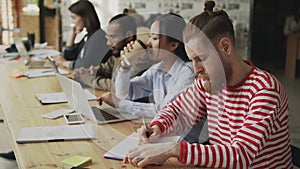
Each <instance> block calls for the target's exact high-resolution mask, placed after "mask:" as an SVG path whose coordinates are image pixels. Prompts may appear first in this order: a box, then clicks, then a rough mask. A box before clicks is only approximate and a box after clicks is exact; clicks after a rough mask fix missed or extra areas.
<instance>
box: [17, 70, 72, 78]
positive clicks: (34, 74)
mask: <svg viewBox="0 0 300 169" xmlns="http://www.w3.org/2000/svg"><path fill="white" fill-rule="evenodd" d="M58 70H59V73H60V74H63V75H66V74H69V72H68V71H66V70H64V69H60V68H59V69H58ZM22 73H23V74H24V75H25V76H26V77H28V78H34V77H44V76H55V71H54V70H52V69H34V70H27V71H24V72H22Z"/></svg>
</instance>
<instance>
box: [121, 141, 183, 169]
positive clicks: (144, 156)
mask: <svg viewBox="0 0 300 169" xmlns="http://www.w3.org/2000/svg"><path fill="white" fill-rule="evenodd" d="M179 151H180V144H179V143H172V142H169V143H157V144H144V145H140V146H137V147H135V148H132V149H131V150H129V153H128V154H127V156H126V157H125V158H124V160H123V163H130V164H132V165H134V166H136V167H144V166H146V165H151V164H156V163H160V162H162V161H165V160H167V159H168V158H170V157H179Z"/></svg>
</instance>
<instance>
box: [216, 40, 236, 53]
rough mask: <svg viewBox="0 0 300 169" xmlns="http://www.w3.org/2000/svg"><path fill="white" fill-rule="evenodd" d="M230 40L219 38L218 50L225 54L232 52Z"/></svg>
mask: <svg viewBox="0 0 300 169" xmlns="http://www.w3.org/2000/svg"><path fill="white" fill-rule="evenodd" d="M232 48H233V45H232V42H231V40H230V39H229V38H227V37H224V38H221V39H220V41H219V51H220V52H222V53H225V54H226V55H230V54H231V52H232Z"/></svg>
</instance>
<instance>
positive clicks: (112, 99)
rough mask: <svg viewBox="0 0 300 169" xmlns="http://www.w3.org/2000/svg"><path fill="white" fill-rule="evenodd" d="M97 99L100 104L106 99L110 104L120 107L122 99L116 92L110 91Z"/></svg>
mask: <svg viewBox="0 0 300 169" xmlns="http://www.w3.org/2000/svg"><path fill="white" fill-rule="evenodd" d="M97 101H98V103H99V104H100V105H102V102H103V101H104V102H105V103H107V104H108V105H110V106H112V107H115V108H118V107H119V103H120V101H121V99H119V98H118V97H117V96H116V95H115V94H114V93H112V92H109V93H105V94H103V95H102V96H101V97H99V98H98V99H97Z"/></svg>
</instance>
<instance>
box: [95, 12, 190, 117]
mask: <svg viewBox="0 0 300 169" xmlns="http://www.w3.org/2000/svg"><path fill="white" fill-rule="evenodd" d="M184 27H185V21H184V20H183V18H182V17H180V16H179V15H176V14H172V13H170V14H165V15H162V16H161V17H159V18H158V19H157V20H156V21H154V22H153V24H152V25H151V29H150V38H149V40H148V42H147V46H148V48H149V55H150V56H149V57H150V58H151V59H152V60H156V61H159V62H158V63H157V64H155V65H153V66H152V67H150V68H149V69H148V70H146V71H145V72H144V73H143V74H142V75H141V76H137V77H134V78H132V79H130V73H129V72H130V69H131V67H130V66H129V65H127V64H126V62H125V61H121V67H120V69H119V71H118V73H117V76H116V81H115V88H116V95H115V94H113V93H109V94H106V95H103V96H102V97H101V98H100V99H99V102H100V104H101V102H102V101H105V102H107V103H108V104H110V105H112V106H114V107H117V108H119V110H120V111H121V112H126V113H131V114H134V115H138V116H146V117H154V116H155V115H156V113H157V112H158V111H159V110H160V109H161V108H162V107H163V106H165V105H166V104H167V103H168V102H170V101H172V100H173V99H174V98H175V97H176V96H177V95H178V94H179V93H180V92H182V91H183V90H185V89H186V88H187V87H188V86H190V85H191V84H192V83H193V81H194V78H195V74H194V73H193V68H192V63H191V62H189V60H188V57H187V55H186V52H185V49H184V44H183V43H182V32H183V29H184ZM130 49H131V48H130V45H129V46H128V47H127V48H125V49H124V51H130ZM122 54H124V52H123V53H122ZM132 65H134V64H132ZM152 96H153V99H151V98H152ZM145 97H149V100H150V103H141V102H134V101H132V100H137V99H139V98H145Z"/></svg>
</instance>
